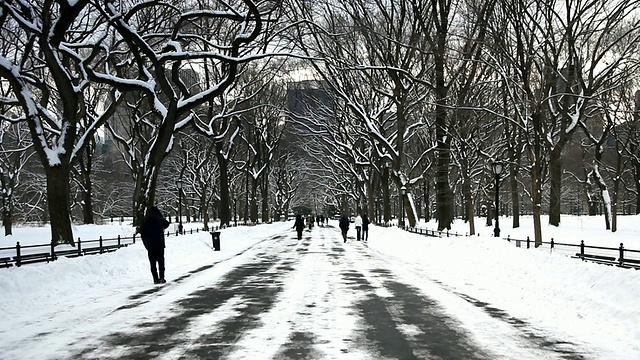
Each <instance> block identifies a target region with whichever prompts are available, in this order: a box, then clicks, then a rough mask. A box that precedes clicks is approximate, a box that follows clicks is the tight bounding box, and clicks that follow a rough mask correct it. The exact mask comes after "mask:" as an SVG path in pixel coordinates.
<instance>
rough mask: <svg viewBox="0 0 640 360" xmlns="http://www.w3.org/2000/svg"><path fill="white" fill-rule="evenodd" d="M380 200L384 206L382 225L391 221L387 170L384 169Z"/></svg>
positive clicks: (386, 168)
mask: <svg viewBox="0 0 640 360" xmlns="http://www.w3.org/2000/svg"><path fill="white" fill-rule="evenodd" d="M382 199H383V205H384V223H385V224H388V223H389V222H390V221H391V202H390V200H391V199H390V198H389V168H388V167H385V168H384V170H383V173H382Z"/></svg>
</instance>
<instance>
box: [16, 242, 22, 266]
mask: <svg viewBox="0 0 640 360" xmlns="http://www.w3.org/2000/svg"><path fill="white" fill-rule="evenodd" d="M20 262H21V261H20V241H16V266H17V267H20Z"/></svg>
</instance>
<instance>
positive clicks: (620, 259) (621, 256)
mask: <svg viewBox="0 0 640 360" xmlns="http://www.w3.org/2000/svg"><path fill="white" fill-rule="evenodd" d="M623 262H624V245H623V244H622V243H620V258H619V259H618V263H619V264H620V266H622V263H623Z"/></svg>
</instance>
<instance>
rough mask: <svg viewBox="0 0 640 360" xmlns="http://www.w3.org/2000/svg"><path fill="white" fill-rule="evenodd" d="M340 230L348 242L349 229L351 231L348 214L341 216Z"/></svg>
mask: <svg viewBox="0 0 640 360" xmlns="http://www.w3.org/2000/svg"><path fill="white" fill-rule="evenodd" d="M340 230H341V231H342V239H344V242H347V231H349V218H348V217H347V215H346V214H342V217H341V218H340Z"/></svg>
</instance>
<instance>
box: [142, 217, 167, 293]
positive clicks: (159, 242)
mask: <svg viewBox="0 0 640 360" xmlns="http://www.w3.org/2000/svg"><path fill="white" fill-rule="evenodd" d="M168 227H169V222H168V221H167V220H166V219H165V218H164V216H162V213H161V212H160V210H159V209H158V208H157V207H155V206H152V207H150V208H149V209H148V210H147V214H146V215H145V216H144V219H142V225H141V226H140V237H141V238H142V243H143V244H144V247H145V248H146V249H147V255H148V256H149V265H150V266H151V275H152V276H153V283H154V284H164V283H166V282H167V281H166V280H165V279H164V248H165V243H164V229H166V228H168ZM156 263H157V265H158V267H157V268H156Z"/></svg>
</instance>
